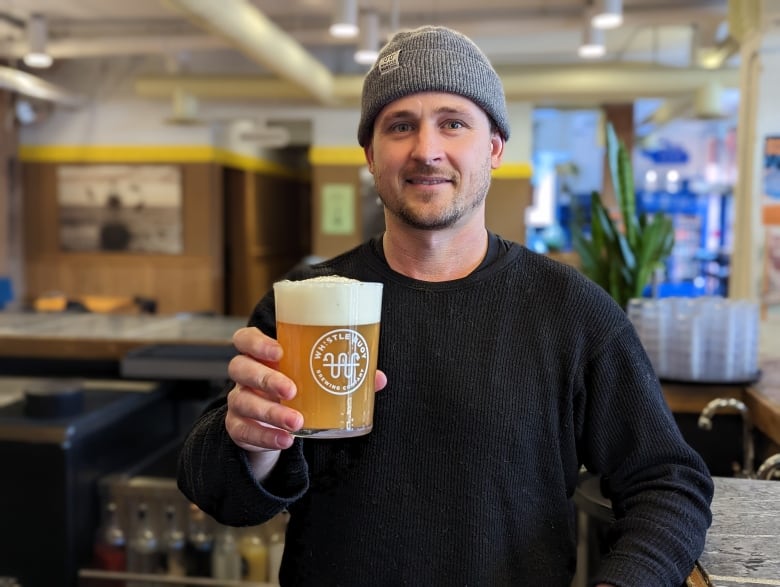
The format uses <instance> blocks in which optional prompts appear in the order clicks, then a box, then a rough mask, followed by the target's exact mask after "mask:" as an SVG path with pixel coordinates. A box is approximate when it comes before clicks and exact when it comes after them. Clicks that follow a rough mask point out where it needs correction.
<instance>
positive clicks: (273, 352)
mask: <svg viewBox="0 0 780 587" xmlns="http://www.w3.org/2000/svg"><path fill="white" fill-rule="evenodd" d="M282 354H284V353H283V352H282V347H281V346H278V345H276V346H272V347H271V348H269V349H268V359H269V360H271V361H278V360H279V359H281V358H282Z"/></svg>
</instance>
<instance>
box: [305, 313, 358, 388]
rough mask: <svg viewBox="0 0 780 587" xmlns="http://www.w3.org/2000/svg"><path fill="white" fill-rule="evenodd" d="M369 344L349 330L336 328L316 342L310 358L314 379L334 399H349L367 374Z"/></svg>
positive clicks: (356, 333)
mask: <svg viewBox="0 0 780 587" xmlns="http://www.w3.org/2000/svg"><path fill="white" fill-rule="evenodd" d="M368 359H369V353H368V343H366V339H365V338H363V335H362V334H360V333H359V332H358V331H356V330H352V329H350V328H337V329H335V330H331V331H329V332H326V333H325V334H323V335H322V336H321V337H319V338H318V339H317V342H315V343H314V346H312V349H311V353H310V355H309V367H310V369H311V374H312V377H314V380H315V381H316V382H317V385H319V386H320V387H321V388H322V389H324V390H325V391H327V392H328V393H332V394H333V395H349V394H350V393H353V392H354V391H355V390H356V389H357V388H358V387H360V386H361V385H362V384H363V382H364V381H365V379H366V373H367V372H368Z"/></svg>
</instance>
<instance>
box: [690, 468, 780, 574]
mask: <svg viewBox="0 0 780 587" xmlns="http://www.w3.org/2000/svg"><path fill="white" fill-rule="evenodd" d="M714 481H715V495H714V497H713V500H712V526H711V527H710V530H709V532H708V533H707V541H706V543H705V546H704V552H703V553H702V555H701V557H700V562H701V564H702V566H703V567H704V570H705V571H706V572H707V573H708V574H709V577H710V580H711V581H712V582H713V583H714V584H715V585H717V587H737V586H742V585H758V586H777V585H780V507H779V506H778V504H780V483H778V482H777V481H756V480H753V479H734V478H728V477H715V478H714Z"/></svg>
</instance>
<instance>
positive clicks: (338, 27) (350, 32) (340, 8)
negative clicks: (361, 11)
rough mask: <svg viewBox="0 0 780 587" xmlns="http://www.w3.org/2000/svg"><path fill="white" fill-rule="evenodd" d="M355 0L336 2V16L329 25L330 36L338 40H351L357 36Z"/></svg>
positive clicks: (356, 6) (339, 0)
mask: <svg viewBox="0 0 780 587" xmlns="http://www.w3.org/2000/svg"><path fill="white" fill-rule="evenodd" d="M357 14H358V5H357V0H338V1H337V2H336V14H334V15H333V22H332V23H331V25H330V34H331V35H332V36H334V37H336V38H338V39H351V38H352V37H356V36H357V34H358V26H357Z"/></svg>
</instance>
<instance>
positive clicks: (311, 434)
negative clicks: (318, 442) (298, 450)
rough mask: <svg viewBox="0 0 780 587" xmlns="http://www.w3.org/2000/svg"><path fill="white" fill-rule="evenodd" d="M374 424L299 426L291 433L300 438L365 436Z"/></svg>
mask: <svg viewBox="0 0 780 587" xmlns="http://www.w3.org/2000/svg"><path fill="white" fill-rule="evenodd" d="M373 427H374V425H373V424H369V425H368V426H362V427H360V428H301V429H300V430H296V431H295V432H294V433H293V436H298V437H300V438H322V439H332V438H352V437H353V436H365V435H366V434H368V433H369V432H371V430H372V429H373Z"/></svg>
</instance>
